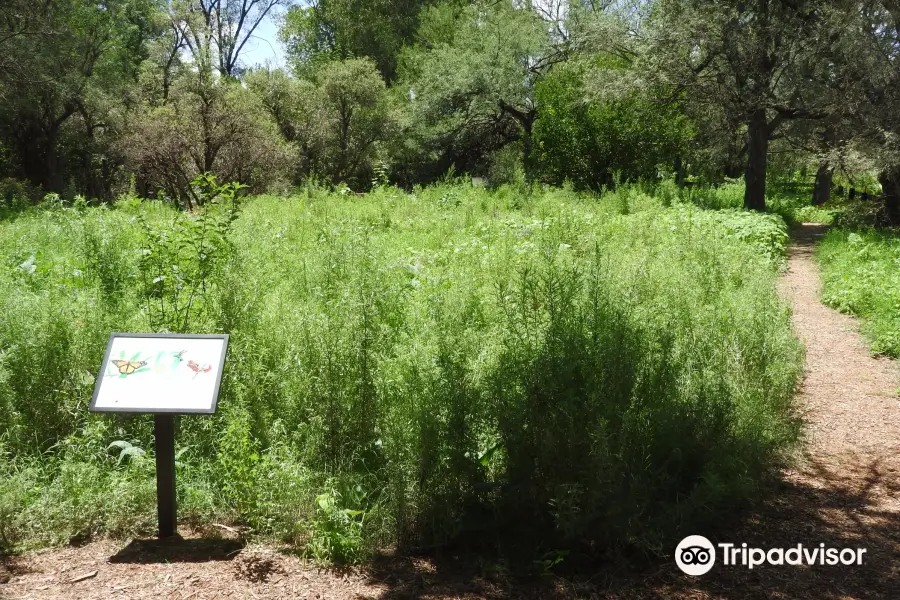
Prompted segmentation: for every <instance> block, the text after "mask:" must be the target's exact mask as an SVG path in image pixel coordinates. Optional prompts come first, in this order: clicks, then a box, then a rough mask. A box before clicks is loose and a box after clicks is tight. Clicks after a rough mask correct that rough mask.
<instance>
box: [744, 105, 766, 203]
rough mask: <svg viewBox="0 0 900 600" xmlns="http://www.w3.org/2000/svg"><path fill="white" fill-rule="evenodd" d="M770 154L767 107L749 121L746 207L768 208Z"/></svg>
mask: <svg viewBox="0 0 900 600" xmlns="http://www.w3.org/2000/svg"><path fill="white" fill-rule="evenodd" d="M768 154H769V122H768V120H767V119H766V109H764V108H760V109H757V110H755V111H753V113H752V114H751V115H750V120H749V122H748V123H747V167H746V169H745V170H744V184H745V188H744V208H746V209H748V210H759V211H764V210H766V169H767V162H768Z"/></svg>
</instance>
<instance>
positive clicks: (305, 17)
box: [280, 0, 427, 82]
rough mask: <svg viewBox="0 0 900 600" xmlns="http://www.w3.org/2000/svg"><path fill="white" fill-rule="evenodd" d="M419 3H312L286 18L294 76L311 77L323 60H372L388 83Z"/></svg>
mask: <svg viewBox="0 0 900 600" xmlns="http://www.w3.org/2000/svg"><path fill="white" fill-rule="evenodd" d="M426 3H427V2H423V1H422V0H313V1H312V2H309V3H308V4H307V5H305V6H296V7H293V8H291V9H290V10H289V11H288V12H287V14H286V15H285V20H284V26H283V27H282V30H281V33H280V35H281V38H282V40H283V41H284V42H285V44H286V47H287V56H288V59H289V61H290V63H291V67H292V69H293V71H294V73H295V74H296V75H298V76H301V77H303V76H306V77H308V76H311V75H312V73H314V72H315V71H316V69H318V68H319V67H320V65H321V64H322V63H324V62H330V61H335V60H347V59H349V58H363V57H368V58H371V59H372V60H373V61H374V62H375V64H376V65H377V67H378V70H379V71H380V72H381V74H382V76H383V77H384V78H385V80H386V81H389V82H390V81H393V80H394V78H395V75H396V67H397V56H398V55H399V53H400V50H401V48H402V47H403V46H404V45H406V44H409V43H411V42H412V41H413V39H414V34H415V32H416V28H417V26H418V16H419V10H420V8H421V7H422V6H423V5H425V4H426Z"/></svg>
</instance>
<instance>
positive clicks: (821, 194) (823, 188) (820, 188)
mask: <svg viewBox="0 0 900 600" xmlns="http://www.w3.org/2000/svg"><path fill="white" fill-rule="evenodd" d="M833 181H834V168H832V167H831V166H830V165H829V164H828V163H825V162H820V163H819V169H818V170H817V171H816V185H815V187H814V188H813V204H814V205H815V206H822V205H823V204H825V203H826V202H828V201H829V200H831V184H832V182H833Z"/></svg>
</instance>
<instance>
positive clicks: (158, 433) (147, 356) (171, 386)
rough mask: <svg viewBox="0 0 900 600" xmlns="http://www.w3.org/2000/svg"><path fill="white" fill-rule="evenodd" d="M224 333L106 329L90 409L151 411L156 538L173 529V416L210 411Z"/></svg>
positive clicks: (219, 376) (222, 362) (224, 344)
mask: <svg viewBox="0 0 900 600" xmlns="http://www.w3.org/2000/svg"><path fill="white" fill-rule="evenodd" d="M227 350H228V336H227V335H201V334H174V333H172V334H169V333H166V334H161V333H160V334H157V333H112V334H110V336H109V343H108V344H107V345H106V354H105V355H104V356H103V363H102V364H101V365H100V374H99V375H98V376H97V382H96V385H95V386H94V396H93V398H91V406H90V411H91V412H111V413H151V414H153V415H154V417H153V418H154V437H155V440H156V500H157V512H158V517H159V537H161V538H166V537H171V536H174V535H175V534H176V533H177V518H176V512H177V504H176V498H175V415H176V414H191V413H194V414H212V413H214V412H216V403H217V401H218V398H219V385H220V384H221V383H222V369H223V368H224V366H225V352H226V351H227Z"/></svg>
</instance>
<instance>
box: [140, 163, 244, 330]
mask: <svg viewBox="0 0 900 600" xmlns="http://www.w3.org/2000/svg"><path fill="white" fill-rule="evenodd" d="M192 185H194V186H196V187H197V188H198V189H199V190H200V196H201V197H202V198H203V206H202V208H200V209H198V212H197V213H196V214H195V215H188V214H183V213H177V214H176V215H175V216H174V217H172V219H171V220H170V221H169V222H168V223H166V224H163V225H160V224H151V223H150V222H148V221H146V220H144V219H140V223H141V225H142V228H143V232H144V236H145V247H144V249H143V250H142V256H141V261H140V265H139V271H140V277H141V280H142V289H141V295H142V297H143V301H144V306H145V308H146V310H147V314H148V317H149V319H150V326H151V328H153V329H155V330H160V329H162V330H167V331H173V332H181V331H188V330H190V329H192V328H194V329H196V327H197V326H198V325H201V324H202V323H204V318H205V317H207V314H208V311H209V310H210V307H211V305H213V304H214V302H215V296H216V293H217V291H218V289H219V286H218V282H219V278H220V277H221V274H222V270H223V268H224V266H225V264H226V263H227V262H228V261H229V260H230V258H231V256H232V253H233V247H232V245H231V243H230V241H229V239H228V234H229V232H230V231H231V228H232V224H233V223H234V221H235V220H236V219H237V217H238V215H239V209H240V196H239V192H240V191H241V190H242V189H244V188H245V187H246V186H243V185H241V184H237V183H228V184H225V185H217V183H216V179H215V176H213V175H209V174H205V175H201V176H199V177H198V178H197V179H195V180H194V181H193V182H192ZM217 200H221V205H216V201H217ZM201 326H202V325H201Z"/></svg>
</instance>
